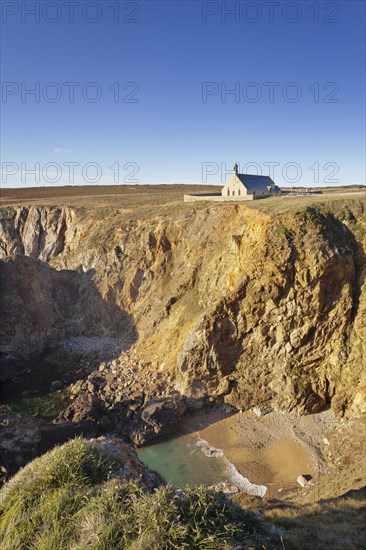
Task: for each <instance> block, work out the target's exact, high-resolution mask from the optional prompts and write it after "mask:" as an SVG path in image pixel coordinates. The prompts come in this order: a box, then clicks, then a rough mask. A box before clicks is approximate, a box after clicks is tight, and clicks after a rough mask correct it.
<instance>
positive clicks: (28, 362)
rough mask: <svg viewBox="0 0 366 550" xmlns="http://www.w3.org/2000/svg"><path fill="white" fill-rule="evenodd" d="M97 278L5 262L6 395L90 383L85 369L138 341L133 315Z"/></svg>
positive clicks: (0, 367)
mask: <svg viewBox="0 0 366 550" xmlns="http://www.w3.org/2000/svg"><path fill="white" fill-rule="evenodd" d="M94 276H95V270H93V269H92V270H89V271H87V272H83V271H82V270H78V271H71V270H61V271H58V270H56V269H53V268H52V267H51V266H50V265H49V264H47V263H46V262H42V261H40V260H36V259H32V258H29V257H26V256H15V257H12V258H7V259H6V260H5V261H0V289H1V290H0V299H1V312H0V327H1V334H0V353H1V357H0V360H1V362H0V381H3V382H4V381H6V380H9V379H13V383H12V384H11V385H12V386H13V389H11V387H10V386H8V388H7V392H6V393H8V392H12V391H15V388H18V391H17V393H19V392H20V393H21V391H24V390H25V391H28V392H29V391H33V392H35V391H41V390H42V389H43V390H45V389H46V387H47V388H48V390H49V389H50V385H51V383H52V381H55V380H61V381H63V382H65V383H71V382H73V381H75V380H77V379H80V378H84V377H86V373H85V372H84V370H83V369H84V367H85V366H86V369H87V368H88V365H89V366H90V368H91V369H92V368H96V367H97V365H98V364H99V363H100V362H101V361H106V360H111V359H113V358H116V357H119V355H120V354H121V353H122V352H123V351H125V350H127V349H128V348H129V347H130V346H131V345H132V344H133V343H134V342H135V341H136V339H137V331H136V328H135V325H134V321H133V318H132V316H131V315H129V314H128V313H127V312H126V311H124V310H122V309H121V308H119V307H118V305H117V304H116V303H112V302H107V301H106V300H105V299H104V298H103V296H102V295H101V293H100V291H99V290H98V288H97V287H96V284H95V282H94ZM15 376H18V380H14V377H15ZM34 377H35V378H36V379H34ZM37 384H38V387H37ZM2 393H3V395H4V393H5V389H4V390H3V392H2ZM7 397H8V396H7Z"/></svg>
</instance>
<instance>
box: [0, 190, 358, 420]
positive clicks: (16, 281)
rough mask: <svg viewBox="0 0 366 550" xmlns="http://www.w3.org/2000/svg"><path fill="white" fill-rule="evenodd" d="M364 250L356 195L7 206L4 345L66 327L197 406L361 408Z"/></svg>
mask: <svg viewBox="0 0 366 550" xmlns="http://www.w3.org/2000/svg"><path fill="white" fill-rule="evenodd" d="M365 247H366V215H365V207H364V203H363V201H362V200H360V199H349V200H348V201H347V202H346V205H344V204H343V205H340V204H339V203H338V204H337V205H332V203H328V204H327V206H325V205H323V206H321V205H319V206H318V207H317V208H312V207H310V208H306V209H304V210H300V211H298V212H293V213H283V214H273V215H272V214H268V213H264V212H263V211H259V210H257V209H254V208H247V207H245V206H241V205H214V206H205V207H190V208H187V209H184V210H181V211H177V212H174V211H173V212H171V214H170V215H160V216H159V215H156V216H155V217H151V218H148V217H146V218H141V219H129V218H128V217H126V216H122V215H120V214H119V213H118V211H116V210H113V209H112V208H109V209H108V210H107V211H106V212H105V216H103V217H100V216H96V215H95V213H93V211H92V209H91V210H90V211H86V210H85V209H76V208H75V209H74V208H71V207H62V208H61V207H51V206H47V207H46V206H39V207H35V206H32V207H26V206H24V207H17V208H10V207H9V208H6V209H3V210H2V213H1V229H0V251H1V255H2V258H3V259H2V261H1V277H2V283H3V284H2V288H3V291H2V292H3V294H2V302H3V303H4V304H5V307H3V308H2V351H3V353H5V355H6V357H8V358H9V357H11V354H16V355H17V356H18V357H23V358H25V357H27V356H29V355H31V354H35V353H41V352H42V351H43V350H44V349H45V348H46V347H47V346H50V345H55V342H57V341H59V342H60V341H61V340H63V339H65V338H68V337H69V336H70V335H69V334H68V332H67V327H69V326H73V327H74V328H73V335H79V334H83V335H85V336H96V335H97V336H98V335H100V336H109V337H114V338H116V339H117V340H119V341H120V342H121V344H123V346H126V347H131V346H132V347H133V349H134V355H135V356H138V357H140V358H141V360H142V361H145V362H147V363H148V364H149V368H153V369H155V370H156V371H159V372H160V373H162V374H163V375H166V376H167V377H168V376H169V377H173V379H174V382H175V386H176V389H177V390H178V391H179V392H180V393H181V394H183V395H185V396H187V397H190V398H191V399H194V400H197V401H200V400H202V399H204V398H206V397H207V396H209V397H224V399H225V401H226V402H227V403H229V404H232V405H234V406H236V407H238V408H249V407H253V406H258V407H261V408H271V407H272V408H280V409H286V410H293V409H295V410H298V411H299V412H314V411H317V410H320V409H322V408H324V407H325V406H327V405H328V404H331V406H332V408H333V409H334V411H335V412H336V413H337V414H339V415H346V416H352V415H357V414H359V413H361V412H366V400H365V398H366V389H365V387H366V381H365V374H364V370H363V365H364V364H365V331H366V283H365V273H366V267H365V266H366V262H365ZM35 324H37V330H36V329H35V328H34V325H35ZM50 327H51V328H50ZM29 333H34V336H32V338H31V341H32V342H33V343H32V344H31V345H29V344H27V345H25V342H28V341H29Z"/></svg>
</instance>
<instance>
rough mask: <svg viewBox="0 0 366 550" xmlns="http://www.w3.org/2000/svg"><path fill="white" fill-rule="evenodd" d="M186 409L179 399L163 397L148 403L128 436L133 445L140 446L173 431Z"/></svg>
mask: <svg viewBox="0 0 366 550" xmlns="http://www.w3.org/2000/svg"><path fill="white" fill-rule="evenodd" d="M185 410H186V405H185V403H184V402H183V401H182V400H180V399H165V400H164V401H155V402H152V403H149V404H148V405H147V406H146V407H144V408H143V409H142V411H141V412H140V414H139V418H138V419H136V421H135V422H134V425H133V427H132V429H131V430H130V431H129V437H130V439H131V440H132V441H133V443H135V445H138V446H142V445H146V444H147V443H151V442H152V441H154V440H157V439H160V438H162V437H165V436H167V435H171V434H172V433H174V432H175V431H176V430H177V428H178V426H179V422H180V420H181V417H182V415H183V414H184V412H185Z"/></svg>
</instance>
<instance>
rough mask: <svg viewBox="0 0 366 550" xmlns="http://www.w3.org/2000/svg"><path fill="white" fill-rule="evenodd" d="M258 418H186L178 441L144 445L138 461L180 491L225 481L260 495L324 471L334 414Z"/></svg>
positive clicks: (290, 486) (245, 415) (218, 413)
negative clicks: (327, 437) (323, 451)
mask: <svg viewBox="0 0 366 550" xmlns="http://www.w3.org/2000/svg"><path fill="white" fill-rule="evenodd" d="M257 414H258V411H257ZM257 414H256V413H254V412H243V413H240V412H238V413H235V414H230V415H225V414H224V413H223V411H222V410H212V411H208V412H202V413H200V414H196V415H195V416H191V417H186V418H185V419H184V420H183V422H182V426H181V429H180V431H179V432H178V434H176V435H175V437H173V438H170V439H168V440H165V441H162V442H158V443H155V444H153V445H149V446H146V447H143V448H142V449H140V450H139V451H138V454H139V457H140V459H141V460H142V461H143V462H144V463H145V464H146V465H147V466H148V467H150V468H151V469H153V470H156V471H158V472H159V473H160V475H162V476H163V477H164V478H165V479H166V481H168V482H169V483H171V484H173V485H175V486H177V487H182V486H184V485H189V486H194V485H196V484H201V485H205V486H212V485H218V484H222V483H225V484H227V485H228V486H230V485H232V486H236V487H237V488H238V490H240V491H243V492H245V493H247V494H249V495H257V496H261V497H263V496H265V495H266V493H268V491H269V492H270V494H271V496H273V495H274V494H276V493H278V492H282V491H283V490H285V489H294V488H296V486H297V481H296V480H297V478H298V477H299V476H300V475H305V476H306V477H307V478H308V479H310V478H312V477H313V476H315V475H317V474H319V473H320V472H321V471H322V456H321V454H322V453H321V449H322V447H323V446H324V441H323V440H324V437H325V434H326V433H327V432H328V431H329V430H330V429H331V428H332V426H333V425H334V424H335V423H337V421H336V420H335V419H334V417H333V415H332V414H331V413H330V412H329V411H325V412H323V413H319V414H316V415H311V416H307V417H300V416H297V415H295V414H290V413H281V412H271V413H269V414H267V415H264V416H257Z"/></svg>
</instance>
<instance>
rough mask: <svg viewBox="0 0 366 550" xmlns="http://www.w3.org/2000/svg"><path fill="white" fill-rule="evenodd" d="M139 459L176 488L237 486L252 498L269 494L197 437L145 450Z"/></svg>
mask: <svg viewBox="0 0 366 550" xmlns="http://www.w3.org/2000/svg"><path fill="white" fill-rule="evenodd" d="M139 456H140V459H141V460H142V461H143V462H145V464H147V466H149V467H150V468H151V469H152V470H156V471H157V472H159V474H160V475H162V476H163V478H164V479H165V480H166V481H168V482H169V483H171V484H172V485H175V486H176V487H182V486H184V485H189V486H193V485H206V486H210V485H217V484H218V483H227V482H228V483H229V484H233V485H236V486H237V487H238V488H239V489H240V490H241V491H244V492H246V493H247V494H249V495H257V496H261V497H263V496H264V495H265V493H266V491H267V487H265V486H264V485H254V484H252V483H250V481H249V480H248V479H247V478H245V477H244V476H242V475H241V474H240V473H239V472H238V471H237V470H236V468H235V466H234V465H233V464H231V462H229V461H228V460H227V458H226V457H225V455H224V453H223V451H222V450H221V449H215V447H211V445H210V444H209V443H208V442H207V441H205V440H204V439H202V438H201V437H200V436H199V435H198V434H189V435H181V436H179V437H175V438H174V439H170V440H169V441H164V442H162V443H157V444H156V445H151V446H150V447H145V448H144V449H141V450H140V451H139Z"/></svg>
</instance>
